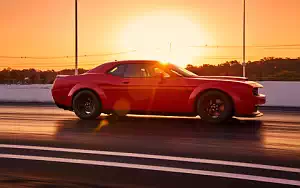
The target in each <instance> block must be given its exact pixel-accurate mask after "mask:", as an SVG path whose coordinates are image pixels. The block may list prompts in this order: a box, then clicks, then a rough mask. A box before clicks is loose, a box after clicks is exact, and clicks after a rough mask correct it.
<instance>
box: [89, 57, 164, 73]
mask: <svg viewBox="0 0 300 188" xmlns="http://www.w3.org/2000/svg"><path fill="white" fill-rule="evenodd" d="M125 63H126V64H139V63H147V64H155V63H161V62H160V61H157V60H122V61H111V62H106V63H103V64H101V65H99V66H97V67H95V68H93V69H91V70H90V71H88V73H96V72H98V73H101V72H105V71H107V70H108V69H110V68H111V67H114V66H116V65H120V64H125Z"/></svg>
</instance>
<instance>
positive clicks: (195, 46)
mask: <svg viewBox="0 0 300 188" xmlns="http://www.w3.org/2000/svg"><path fill="white" fill-rule="evenodd" d="M189 47H191V48H243V46H226V45H211V46H210V45H204V46H203V45H199V46H198V45H194V46H189ZM271 47H274V48H276V47H300V44H275V45H250V46H246V48H271Z"/></svg>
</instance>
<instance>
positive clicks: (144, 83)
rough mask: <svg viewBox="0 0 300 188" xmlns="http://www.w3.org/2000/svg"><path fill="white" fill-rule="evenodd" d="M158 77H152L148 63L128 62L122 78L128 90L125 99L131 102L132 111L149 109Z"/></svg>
mask: <svg viewBox="0 0 300 188" xmlns="http://www.w3.org/2000/svg"><path fill="white" fill-rule="evenodd" d="M158 81H159V80H158V79H155V78H152V77H151V76H150V73H149V72H148V70H147V63H128V64H127V66H126V70H125V73H124V78H123V80H122V83H121V84H123V85H126V86H127V87H126V88H127V92H126V94H125V95H124V100H127V101H128V103H129V108H130V111H133V112H146V111H149V103H150V101H151V100H152V99H153V94H154V89H155V86H156V85H157V84H158Z"/></svg>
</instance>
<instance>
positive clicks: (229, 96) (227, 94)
mask: <svg viewBox="0 0 300 188" xmlns="http://www.w3.org/2000/svg"><path fill="white" fill-rule="evenodd" d="M209 91H218V92H221V93H223V94H224V95H226V96H227V97H228V98H229V99H230V101H231V103H232V107H233V108H232V110H233V112H232V114H234V113H235V102H234V100H233V98H232V96H231V95H230V94H229V93H228V92H226V91H224V90H222V89H220V88H206V89H203V90H201V91H199V92H198V93H197V95H196V96H195V99H194V101H193V110H194V112H195V113H197V103H198V100H199V98H200V97H201V95H203V94H204V93H206V92H209Z"/></svg>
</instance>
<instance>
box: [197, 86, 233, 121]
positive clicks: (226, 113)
mask: <svg viewBox="0 0 300 188" xmlns="http://www.w3.org/2000/svg"><path fill="white" fill-rule="evenodd" d="M197 111H198V114H199V115H200V117H201V119H202V120H204V121H206V122H209V123H221V122H224V121H226V120H228V119H230V118H232V115H233V104H232V100H231V99H230V97H229V96H228V95H227V94H225V93H223V92H221V91H217V90H211V91H207V92H205V93H203V94H202V95H201V96H200V97H199V99H198V101H197Z"/></svg>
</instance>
